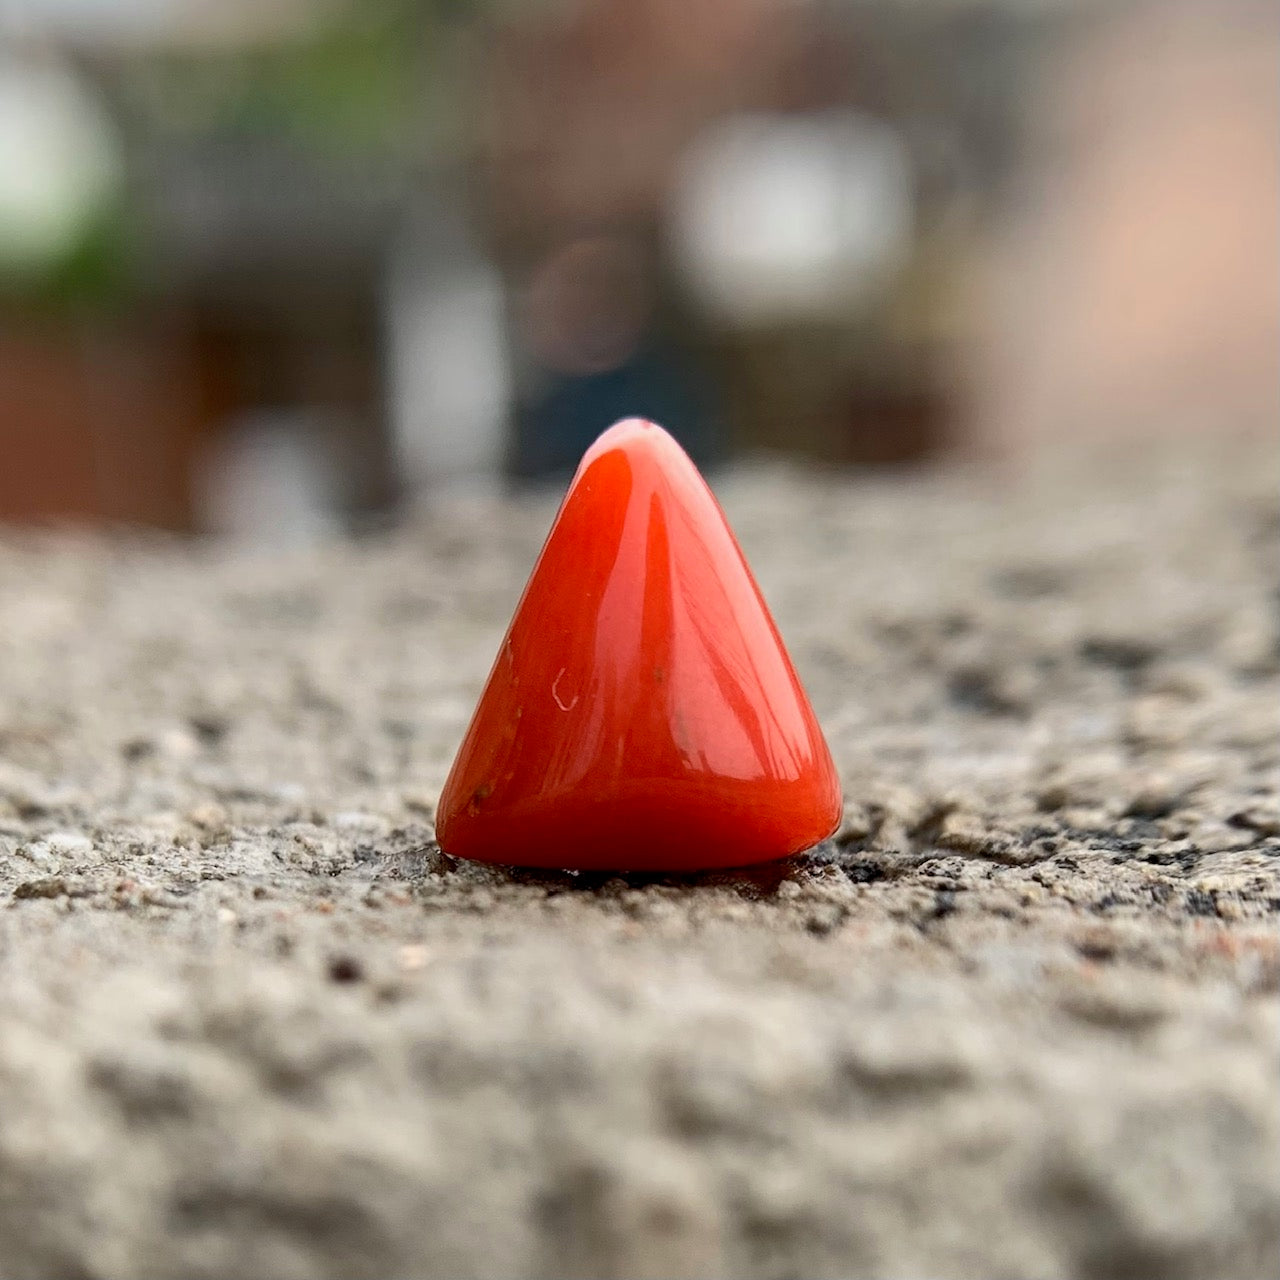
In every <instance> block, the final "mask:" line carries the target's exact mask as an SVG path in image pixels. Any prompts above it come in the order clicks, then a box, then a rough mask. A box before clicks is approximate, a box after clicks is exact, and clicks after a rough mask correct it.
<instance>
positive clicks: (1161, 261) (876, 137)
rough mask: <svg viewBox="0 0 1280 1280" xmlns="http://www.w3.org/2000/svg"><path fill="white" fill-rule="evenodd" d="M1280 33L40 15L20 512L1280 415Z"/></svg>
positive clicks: (11, 501)
mask: <svg viewBox="0 0 1280 1280" xmlns="http://www.w3.org/2000/svg"><path fill="white" fill-rule="evenodd" d="M1277 25H1278V23H1277V19H1276V16H1275V13H1274V11H1273V8H1272V6H1270V5H1265V4H1261V3H1251V2H1245V0H1223V2H1217V0H1203V2H1201V3H1194V2H1189V3H1179V4H1176V5H1157V4H1137V3H1131V4H1126V5H1118V6H1111V7H1109V8H1106V9H1102V10H1100V9H1099V8H1097V7H1096V6H1091V5H1084V4H1075V3H1069V2H1068V0H1055V2H1053V3H1047V4H1039V5H1032V6H1027V5H1021V4H1015V3H1011V2H1010V0H1003V2H997V0H985V2H981V0H945V2H942V0H940V2H939V3H937V4H931V5H919V4H913V3H906V2H905V0H840V2H838V3H816V2H812V0H708V2H707V3H699V4H695V5H690V4H687V3H676V0H539V2H538V3H530V4H521V5H513V4H504V3H500V2H499V0H453V2H451V3H443V0H365V2H364V3H359V4H357V3H352V2H350V0H287V2H286V0H273V2H272V3H269V4H262V3H259V4H255V5H249V4H246V3H242V2H241V0H235V2H234V3H227V2H225V0H224V2H223V3H217V4H215V3H213V0H145V2H144V0H120V3H117V4H113V5H110V6H104V5H101V4H94V3H91V0H18V2H17V3H14V4H11V5H9V6H6V8H5V9H4V11H3V13H0V459H2V461H0V520H9V521H15V520H16V521H30V520H43V519H50V518H52V519H67V518H70V519H80V520H91V521H108V522H127V523H141V524H152V525H158V526H163V527H168V528H175V529H184V530H204V531H217V532H224V533H228V534H233V535H243V536H247V537H253V538H265V539H267V540H271V541H280V540H285V541H287V540H290V539H294V538H306V537H310V536H313V535H315V534H316V532H317V531H323V530H326V529H331V528H343V527H350V526H351V525H352V524H353V523H359V522H361V521H363V520H367V519H368V518H370V517H371V516H378V515H380V514H383V513H386V512H390V511H393V510H394V509H395V508H396V507H397V506H398V505H399V504H400V503H402V502H405V501H409V500H413V499H415V497H416V496H417V495H420V494H425V495H427V496H428V497H429V494H430V492H431V490H432V488H433V487H436V486H441V485H449V486H457V485H470V484H477V483H479V484H487V483H492V482H494V481H496V480H499V479H501V478H504V477H506V478H511V477H520V478H525V479H530V480H538V479H540V478H554V477H558V476H563V474H564V473H565V472H566V471H567V470H569V469H571V468H572V466H573V464H574V463H575V461H576V459H577V457H578V456H579V455H580V453H581V452H582V450H583V449H584V448H585V447H586V445H587V444H588V443H589V442H590V440H591V439H592V438H594V436H595V435H596V434H598V433H599V431H601V430H602V429H603V428H604V427H605V426H607V425H608V424H609V423H610V422H612V421H614V420H616V419H618V418H621V417H626V416H631V415H640V416H646V417H651V418H654V419H656V420H659V421H661V422H662V423H663V424H664V425H666V426H667V427H668V428H670V429H671V430H672V431H673V432H674V433H675V434H676V435H677V436H678V437H679V438H680V439H681V441H682V442H683V443H684V444H685V445H686V447H687V448H689V449H690V451H691V452H692V453H693V455H694V456H695V457H696V458H697V459H698V460H699V461H700V462H702V463H707V464H713V463H715V462H716V461H717V460H720V459H723V458H726V457H729V456H731V455H734V454H738V453H741V452H744V451H753V450H759V449H769V450H775V451H786V452H794V453H800V454H803V455H806V456H809V457H811V458H816V459H821V460H824V461H826V462H828V463H834V464H842V465H848V466H864V467H865V466H886V465H904V464H907V465H910V464H920V463H922V462H936V461H941V460H946V459H951V458H956V457H960V458H963V457H966V456H972V455H986V454H989V453H991V452H992V451H993V450H994V451H995V452H998V453H1003V454H1010V453H1013V454H1018V453H1025V452H1027V451H1030V450H1038V449H1041V448H1042V447H1043V446H1044V445H1045V444H1046V442H1053V441H1058V440H1061V439H1063V438H1067V437H1071V438H1074V437H1077V436H1081V435H1084V436H1090V437H1095V438H1098V439H1104V440H1105V439H1110V438H1112V437H1116V438H1121V439H1124V440H1129V441H1139V442H1142V443H1143V446H1144V447H1159V445H1160V442H1161V441H1162V440H1164V439H1166V438H1167V437H1169V436H1170V435H1172V434H1185V433H1187V432H1193V433H1194V432H1212V433H1216V434H1217V435H1219V436H1221V437H1222V438H1224V439H1232V438H1237V437H1240V436H1243V435H1246V434H1249V433H1251V432H1257V431H1259V430H1268V429H1271V428H1273V427H1274V422H1275V417H1276V410H1277V408H1280V405H1278V404H1277V398H1278V395H1280V383H1278V381H1277V377H1276V372H1277V370H1276V351H1277V344H1278V343H1280V301H1278V294H1280V274H1278V273H1277V269H1276V268H1277V265H1278V264H1277V245H1276V235H1275V231H1276V227H1277V225H1280V218H1278V215H1280V190H1278V182H1277V168H1276V164H1275V145H1274V144H1275V136H1274V135H1275V129H1274V125H1275V120H1276V118H1277V106H1280V101H1278V94H1277V78H1276V75H1275V69H1274V66H1273V58H1272V54H1273V51H1274V36H1275V35H1276V32H1277Z"/></svg>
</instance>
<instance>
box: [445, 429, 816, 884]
mask: <svg viewBox="0 0 1280 1280" xmlns="http://www.w3.org/2000/svg"><path fill="white" fill-rule="evenodd" d="M840 809H841V800H840V784H839V781H838V779H837V777H836V772H835V768H834V766H833V764H832V761H831V753H830V752H829V751H828V749H827V744H826V741H825V740H824V738H823V736H822V730H821V729H820V728H819V727H818V722H817V720H816V718H815V717H814V714H813V709H812V708H811V707H810V705H809V700H808V698H807V697H806V696H805V692H804V690H803V688H802V687H801V685H800V682H799V680H798V678H797V677H796V673H795V671H794V669H793V668H792V665H791V661H790V659H789V658H788V656H787V653H786V650H785V648H784V647H783V644H782V640H781V639H780V637H779V635H778V631H777V628H776V627H775V626H774V623H773V619H772V618H771V617H770V615H769V611H768V609H767V607H766V606H765V603H764V600H763V599H762V597H761V595H760V591H759V588H758V587H757V586H756V584H755V580H754V579H753V578H752V576H751V571H750V570H749V569H748V568H747V565H746V561H745V560H744V559H743V556H742V552H741V550H740V549H739V547H738V544H737V542H736V541H735V539H734V536H733V534H732V533H731V532H730V530H729V526H728V524H727V523H726V521H725V517H724V513H723V512H722V511H721V510H720V507H719V504H718V503H717V502H716V500H715V498H714V497H713V496H712V494H711V491H710V489H708V488H707V486H706V483H705V482H704V481H703V479H702V477H701V476H700V475H699V474H698V471H697V468H696V467H695V466H694V465H693V463H692V462H691V461H690V460H689V458H688V456H687V455H686V454H685V452H684V450H683V449H681V448H680V446H679V445H678V444H677V443H676V442H675V440H673V439H672V438H671V436H669V435H668V434H667V433H666V432H665V431H663V430H662V428H661V427H658V426H655V425H654V424H652V423H649V422H642V421H640V420H638V419H629V420H627V421H625V422H620V423H618V424H617V425H616V426H614V427H611V428H610V429H609V430H608V431H606V432H605V433H604V435H602V436H601V437H600V439H599V440H597V441H596V443H595V444H594V445H592V447H591V448H590V449H589V450H588V451H587V453H586V455H585V457H584V458H583V460H582V463H581V465H580V466H579V468H578V472H577V474H576V475H575V476H574V478H573V482H572V484H571V485H570V486H569V491H568V493H567V494H566V496H565V499H564V502H563V504H562V506H561V508H560V511H559V514H558V515H557V516H556V520H555V524H554V525H553V526H552V529H551V532H550V534H549V535H548V536H547V541H546V544H545V546H544V547H543V549H542V554H541V555H540V556H539V558H538V563H537V564H536V566H535V567H534V570H533V574H532V576H531V577H530V579H529V583H528V585H527V586H526V587H525V591H524V595H523V596H522V598H521V600H520V604H519V606H518V607H517V609H516V612H515V616H514V617H513V618H512V620H511V626H510V628H509V629H508V631H507V635H506V638H505V640H504V641H503V642H502V648H501V649H500V650H499V653H498V657H497V660H496V662H495V663H494V666H493V670H492V671H491V672H490V674H489V680H488V683H487V684H486V685H485V689H484V692H483V694H482V695H481V697H480V702H479V705H478V706H477V707H476V711H475V715H474V717H473V718H472V721H471V725H470V727H469V728H468V730H467V734H466V737H465V738H464V740H463V743H462V746H461V748H460V749H459V751H458V757H457V759H456V760H455V761H454V765H453V769H452V771H451V772H450V774H449V778H448V781H447V782H446V783H445V787H444V791H443V793H442V794H441V796H440V803H439V806H438V809H437V817H436V835H437V839H438V840H439V843H440V847H441V848H442V849H444V851H445V852H446V853H449V854H452V855H455V856H457V857H462V858H473V859H477V860H480V861H483V862H500V863H510V864H514V865H518V866H534V867H561V868H576V869H584V870H585V869H600V870H605V869H607V870H616V871H645V870H653V871H697V870H707V869H711V868H715V867H729V866H744V865H746V864H749V863H755V862H765V861H769V860H772V859H774V858H782V857H786V856H787V855H789V854H792V853H796V852H798V851H799V850H801V849H805V848H808V847H809V846H810V845H812V844H815V843H817V842H818V841H819V840H822V839H823V838H824V837H826V836H828V835H830V834H831V832H832V831H833V830H834V829H835V827H836V825H837V823H838V822H839V819H840Z"/></svg>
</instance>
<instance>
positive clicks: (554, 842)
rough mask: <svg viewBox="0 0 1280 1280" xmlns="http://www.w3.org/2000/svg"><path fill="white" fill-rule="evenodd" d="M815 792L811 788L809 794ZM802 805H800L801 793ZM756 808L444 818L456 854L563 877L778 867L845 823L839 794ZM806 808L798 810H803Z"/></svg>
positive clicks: (654, 804) (664, 805) (556, 810)
mask: <svg viewBox="0 0 1280 1280" xmlns="http://www.w3.org/2000/svg"><path fill="white" fill-rule="evenodd" d="M805 790H806V792H807V791H808V789H807V788H806V789H805ZM794 799H795V800H799V799H801V798H800V797H795V798H794ZM802 804H803V808H802V809H801V808H800V806H798V805H796V804H795V803H794V800H793V804H792V805H787V804H786V803H785V800H783V801H781V802H779V801H778V800H775V801H774V803H773V804H751V805H750V806H743V807H742V808H741V809H738V810H736V811H735V810H734V809H733V808H728V809H726V808H725V807H723V806H722V805H717V806H707V807H705V808H704V807H702V806H700V805H697V804H693V805H687V806H685V805H680V804H679V803H671V802H670V801H669V800H666V799H665V798H663V797H658V796H654V797H626V798H618V799H613V800H608V801H594V802H588V801H576V802H566V800H565V799H564V798H561V799H559V800H558V801H557V803H556V804H555V806H554V807H552V806H547V807H546V808H545V809H543V810H542V811H539V810H538V809H537V808H536V807H533V808H531V809H530V811H528V812H526V813H523V814H512V813H510V812H503V813H502V814H501V815H498V814H495V815H493V819H494V820H493V823H492V827H491V828H490V824H489V823H488V822H486V820H485V817H486V815H484V814H483V813H474V812H473V813H470V814H468V815H467V817H466V820H465V821H460V822H458V823H457V824H456V826H455V824H454V823H452V822H450V821H449V820H448V818H447V817H444V816H442V818H441V820H440V823H439V826H438V830H437V840H438V842H439V845H440V848H441V849H442V850H443V851H444V852H445V853H447V854H448V855H449V856H450V857H454V858H464V859H467V860H469V861H472V862H487V863H495V864H499V865H503V866H513V867H531V868H538V869H541V870H557V871H617V872H631V871H637V872H650V871H654V872H677V873H680V872H682V873H692V872H698V871H720V870H727V869H729V868H733V867H748V866H755V865H757V864H759V863H764V862H777V861H779V860H780V859H783V858H789V857H792V856H794V855H795V854H798V853H802V852H804V850H806V849H810V848H812V847H813V846H814V845H815V844H818V843H819V842H820V841H822V840H825V839H826V838H827V837H828V836H830V835H832V834H833V833H834V832H835V830H836V828H837V827H838V826H839V825H840V815H841V801H840V795H839V792H838V791H837V792H835V793H834V795H833V796H831V797H830V798H828V799H827V801H826V803H824V804H823V805H822V806H821V807H820V808H815V807H814V806H813V803H812V794H811V793H809V794H807V795H806V796H805V797H803V801H802ZM798 809H800V811H799V812H797V810H798Z"/></svg>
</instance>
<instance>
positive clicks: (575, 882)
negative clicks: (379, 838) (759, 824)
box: [489, 840, 830, 901]
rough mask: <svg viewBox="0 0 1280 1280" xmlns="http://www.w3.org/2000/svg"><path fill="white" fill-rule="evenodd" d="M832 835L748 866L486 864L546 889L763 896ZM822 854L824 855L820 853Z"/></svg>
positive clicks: (808, 862) (817, 861)
mask: <svg viewBox="0 0 1280 1280" xmlns="http://www.w3.org/2000/svg"><path fill="white" fill-rule="evenodd" d="M829 844H830V841H826V840H824V841H823V842H822V843H821V844H819V845H816V846H814V848H812V849H808V850H806V851H805V852H803V853H798V854H795V855H793V856H792V857H790V858H782V859H779V860H778V861H777V862H762V863H757V864H755V865H753V866H749V867H718V868H716V869H715V870H713V871H688V872H678V871H552V870H547V869H544V868H540V867H504V866H491V867H490V868H489V870H490V871H491V872H492V873H494V874H495V875H496V876H497V877H499V878H500V879H501V880H502V881H503V882H504V883H506V884H514V885H531V886H537V887H539V888H542V889H545V890H547V891H548V892H549V893H582V894H599V893H608V892H613V891H615V890H617V889H619V888H626V889H647V888H651V887H654V886H660V887H662V888H667V889H687V890H690V891H692V890H696V889H733V890H735V891H736V892H737V893H738V894H740V895H741V896H742V897H744V898H747V899H750V900H752V901H762V900H766V899H769V898H773V897H775V896H776V895H777V893H778V890H779V889H780V888H781V886H782V884H783V882H784V881H786V880H789V879H793V878H794V877H795V876H796V875H797V874H799V873H802V872H804V871H806V870H807V869H809V868H810V867H814V866H820V865H823V863H824V862H827V861H830V854H829V853H827V852H826V846H827V845H829ZM824 855H825V856H824Z"/></svg>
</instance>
